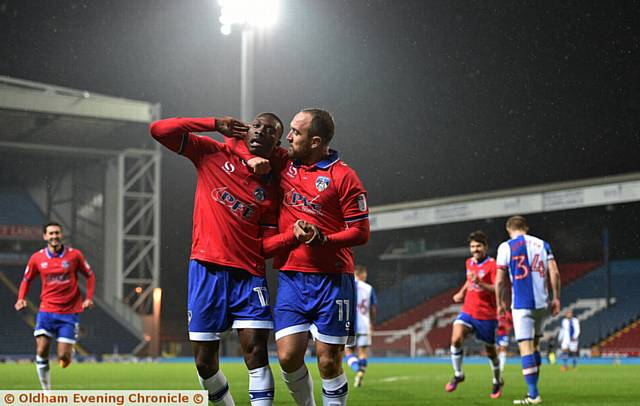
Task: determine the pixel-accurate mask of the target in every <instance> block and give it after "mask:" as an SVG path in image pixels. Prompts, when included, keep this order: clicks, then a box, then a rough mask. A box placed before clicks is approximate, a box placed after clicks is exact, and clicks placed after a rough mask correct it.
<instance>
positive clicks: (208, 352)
mask: <svg viewBox="0 0 640 406" xmlns="http://www.w3.org/2000/svg"><path fill="white" fill-rule="evenodd" d="M191 349H192V350H193V358H194V360H195V362H196V365H205V366H208V367H217V366H218V357H219V351H220V341H218V340H216V341H191Z"/></svg>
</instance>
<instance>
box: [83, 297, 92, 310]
mask: <svg viewBox="0 0 640 406" xmlns="http://www.w3.org/2000/svg"><path fill="white" fill-rule="evenodd" d="M82 308H83V309H93V300H91V299H87V300H85V301H84V302H82Z"/></svg>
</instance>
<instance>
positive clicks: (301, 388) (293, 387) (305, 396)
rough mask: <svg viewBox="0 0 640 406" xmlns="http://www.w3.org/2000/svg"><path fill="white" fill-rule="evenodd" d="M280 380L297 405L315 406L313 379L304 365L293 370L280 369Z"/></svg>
mask: <svg viewBox="0 0 640 406" xmlns="http://www.w3.org/2000/svg"><path fill="white" fill-rule="evenodd" d="M282 380H283V381H284V383H285V384H287V388H288V389H289V393H290V394H291V397H293V400H295V402H296V404H297V405H298V406H315V404H316V401H315V400H314V398H313V380H312V379H311V375H310V374H309V370H308V369H307V366H306V365H302V367H300V369H298V370H297V371H294V372H285V371H284V370H283V371H282Z"/></svg>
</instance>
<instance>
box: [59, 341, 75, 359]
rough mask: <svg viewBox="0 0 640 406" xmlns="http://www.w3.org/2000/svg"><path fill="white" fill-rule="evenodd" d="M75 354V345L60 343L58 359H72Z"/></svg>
mask: <svg viewBox="0 0 640 406" xmlns="http://www.w3.org/2000/svg"><path fill="white" fill-rule="evenodd" d="M72 353H73V344H71V343H66V342H63V341H58V358H61V359H62V358H64V359H71V354H72Z"/></svg>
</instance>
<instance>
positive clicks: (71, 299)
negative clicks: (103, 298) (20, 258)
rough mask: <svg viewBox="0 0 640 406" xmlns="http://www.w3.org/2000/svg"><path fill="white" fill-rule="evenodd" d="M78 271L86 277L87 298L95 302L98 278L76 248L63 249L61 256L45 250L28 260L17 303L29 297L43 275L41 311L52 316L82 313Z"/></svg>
mask: <svg viewBox="0 0 640 406" xmlns="http://www.w3.org/2000/svg"><path fill="white" fill-rule="evenodd" d="M78 272H80V273H82V274H83V275H84V276H85V277H86V278H87V285H86V286H87V299H93V290H94V286H95V277H94V276H93V272H92V271H91V268H90V267H89V264H88V263H87V261H86V260H85V259H84V255H82V252H80V251H79V250H77V249H73V248H71V247H63V248H62V251H60V252H59V253H51V252H49V249H48V248H43V249H41V250H40V251H38V252H36V253H34V254H33V255H32V256H31V258H30V259H29V263H28V264H27V269H25V271H24V277H23V278H22V283H21V284H20V291H19V292H18V300H22V299H24V298H25V296H26V295H27V292H28V290H29V286H30V285H31V282H33V280H34V279H35V278H36V276H37V275H38V274H40V281H41V282H42V289H41V292H40V310H41V311H43V312H51V313H79V312H81V311H82V295H81V294H80V289H79V288H78Z"/></svg>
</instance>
